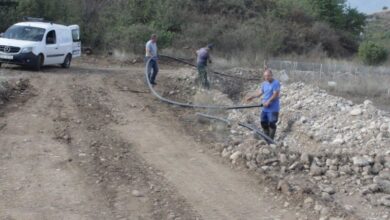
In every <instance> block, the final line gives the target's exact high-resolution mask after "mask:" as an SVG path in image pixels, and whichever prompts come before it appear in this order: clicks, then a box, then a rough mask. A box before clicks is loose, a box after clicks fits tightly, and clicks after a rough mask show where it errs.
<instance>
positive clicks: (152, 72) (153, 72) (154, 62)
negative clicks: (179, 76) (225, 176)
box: [145, 57, 158, 84]
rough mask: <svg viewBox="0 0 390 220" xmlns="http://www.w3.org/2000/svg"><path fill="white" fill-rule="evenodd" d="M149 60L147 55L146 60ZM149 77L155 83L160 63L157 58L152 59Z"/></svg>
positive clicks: (149, 66)
mask: <svg viewBox="0 0 390 220" xmlns="http://www.w3.org/2000/svg"><path fill="white" fill-rule="evenodd" d="M148 60H149V57H145V62H147V61H148ZM147 68H148V70H147V71H148V77H149V81H150V83H151V84H155V83H156V82H155V80H156V77H157V74H158V63H157V60H155V59H151V60H150V62H149V65H148V67H147Z"/></svg>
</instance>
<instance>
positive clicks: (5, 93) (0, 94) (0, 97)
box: [0, 79, 30, 106]
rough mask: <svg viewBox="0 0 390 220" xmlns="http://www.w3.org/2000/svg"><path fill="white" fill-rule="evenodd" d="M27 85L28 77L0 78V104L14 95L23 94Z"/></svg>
mask: <svg viewBox="0 0 390 220" xmlns="http://www.w3.org/2000/svg"><path fill="white" fill-rule="evenodd" d="M29 86H30V81H29V80H28V79H17V80H15V79H0V106H1V105H4V104H5V103H6V102H7V101H9V100H11V99H12V98H14V97H15V96H17V95H21V94H23V93H24V92H25V91H26V90H27V89H28V88H29Z"/></svg>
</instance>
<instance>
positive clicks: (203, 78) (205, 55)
mask: <svg viewBox="0 0 390 220" xmlns="http://www.w3.org/2000/svg"><path fill="white" fill-rule="evenodd" d="M212 49H213V44H209V45H207V46H206V47H203V48H200V49H199V50H197V51H196V56H197V59H196V62H197V68H198V73H199V80H200V84H201V86H202V87H203V88H205V89H209V88H210V84H209V81H208V79H207V70H206V67H207V61H208V62H209V63H211V62H212V61H211V57H210V51H211V50H212Z"/></svg>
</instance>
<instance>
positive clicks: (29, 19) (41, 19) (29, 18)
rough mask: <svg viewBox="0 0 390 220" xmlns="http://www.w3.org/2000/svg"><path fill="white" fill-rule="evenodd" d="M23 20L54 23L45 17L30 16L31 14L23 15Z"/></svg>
mask: <svg viewBox="0 0 390 220" xmlns="http://www.w3.org/2000/svg"><path fill="white" fill-rule="evenodd" d="M23 21H31V22H44V23H51V24H53V22H51V21H47V20H45V19H44V18H34V17H29V16H24V17H23Z"/></svg>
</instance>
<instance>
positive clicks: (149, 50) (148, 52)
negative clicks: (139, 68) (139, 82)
mask: <svg viewBox="0 0 390 220" xmlns="http://www.w3.org/2000/svg"><path fill="white" fill-rule="evenodd" d="M149 59H150V62H149V66H148V67H147V68H148V74H149V75H148V76H149V81H150V83H151V84H152V85H157V83H156V77H157V74H158V53H157V35H156V34H152V36H151V37H150V40H149V41H148V42H147V43H146V45H145V61H146V62H147V61H148V60H149Z"/></svg>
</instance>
